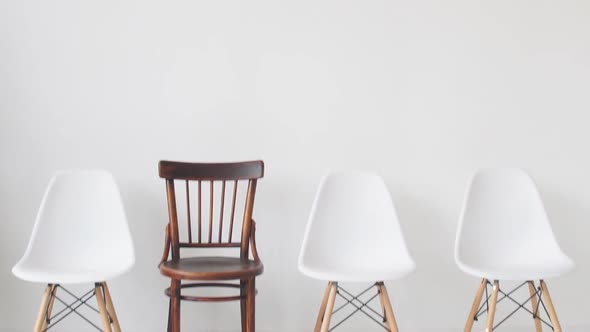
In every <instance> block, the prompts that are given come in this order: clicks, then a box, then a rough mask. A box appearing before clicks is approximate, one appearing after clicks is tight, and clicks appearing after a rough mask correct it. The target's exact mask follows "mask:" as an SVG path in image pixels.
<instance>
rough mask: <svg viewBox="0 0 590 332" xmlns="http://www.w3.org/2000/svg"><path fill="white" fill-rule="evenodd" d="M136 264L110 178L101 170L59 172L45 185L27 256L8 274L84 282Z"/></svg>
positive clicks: (48, 280) (102, 278)
mask: <svg viewBox="0 0 590 332" xmlns="http://www.w3.org/2000/svg"><path fill="white" fill-rule="evenodd" d="M134 262H135V255H134V250H133V243H132V240H131V234H130V233H129V228H128V226H127V219H126V217H125V211H124V209H123V203H122V201H121V196H120V194H119V190H118V188H117V185H116V183H115V180H114V178H113V176H112V175H111V174H110V173H108V172H107V171H103V170H75V171H62V172H58V173H57V174H56V175H54V176H53V178H52V179H51V181H50V183H49V186H48V188H47V191H46V192H45V196H44V197H43V201H42V203H41V207H40V209H39V212H38V214H37V219H36V221H35V226H34V228H33V232H32V235H31V238H30V240H29V244H28V246H27V249H26V251H25V254H24V255H23V257H22V258H21V259H20V261H19V262H18V263H17V264H16V265H15V266H14V268H13V269H12V272H13V274H14V275H15V276H16V277H18V278H20V279H23V280H27V281H32V282H40V283H51V284H68V283H86V282H97V281H105V280H108V279H112V278H114V277H116V276H118V275H120V274H122V273H124V272H126V271H127V270H129V269H130V268H131V267H132V266H133V264H134Z"/></svg>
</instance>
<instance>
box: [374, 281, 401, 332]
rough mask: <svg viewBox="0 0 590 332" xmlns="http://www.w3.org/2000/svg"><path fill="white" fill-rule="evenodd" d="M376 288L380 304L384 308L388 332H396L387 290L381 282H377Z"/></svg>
mask: <svg viewBox="0 0 590 332" xmlns="http://www.w3.org/2000/svg"><path fill="white" fill-rule="evenodd" d="M378 287H379V295H380V297H381V303H382V305H383V307H384V308H385V323H386V324H387V327H388V328H389V331H391V332H398V328H397V322H396V321H395V315H394V314H393V307H392V306H391V302H390V300H389V294H388V293H387V288H385V284H384V283H383V282H379V283H378Z"/></svg>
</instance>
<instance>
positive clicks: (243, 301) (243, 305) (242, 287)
mask: <svg viewBox="0 0 590 332" xmlns="http://www.w3.org/2000/svg"><path fill="white" fill-rule="evenodd" d="M247 285H248V283H247V282H246V280H240V296H241V297H242V298H241V299H240V315H241V321H242V332H246V330H247V327H246V321H247V319H246V295H247V292H246V286H247Z"/></svg>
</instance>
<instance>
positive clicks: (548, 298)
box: [541, 280, 561, 332]
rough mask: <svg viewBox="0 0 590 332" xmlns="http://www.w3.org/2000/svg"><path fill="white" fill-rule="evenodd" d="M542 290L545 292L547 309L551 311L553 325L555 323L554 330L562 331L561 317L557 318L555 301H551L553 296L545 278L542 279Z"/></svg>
mask: <svg viewBox="0 0 590 332" xmlns="http://www.w3.org/2000/svg"><path fill="white" fill-rule="evenodd" d="M541 292H542V294H543V299H544V300H545V303H546V304H547V311H549V318H551V325H553V331H554V332H561V325H560V324H559V319H558V318H557V313H556V312H555V307H554V306H553V301H551V296H550V295H549V289H547V284H546V283H545V281H544V280H541Z"/></svg>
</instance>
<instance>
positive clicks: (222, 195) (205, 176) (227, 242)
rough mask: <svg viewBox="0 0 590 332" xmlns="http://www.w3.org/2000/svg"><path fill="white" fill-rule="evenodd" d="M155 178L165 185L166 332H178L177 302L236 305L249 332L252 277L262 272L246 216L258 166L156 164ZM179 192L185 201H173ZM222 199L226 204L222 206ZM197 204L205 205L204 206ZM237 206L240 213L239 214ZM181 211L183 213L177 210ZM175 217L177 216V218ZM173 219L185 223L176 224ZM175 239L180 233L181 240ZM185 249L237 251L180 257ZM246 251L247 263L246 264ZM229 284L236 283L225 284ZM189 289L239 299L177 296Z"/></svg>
mask: <svg viewBox="0 0 590 332" xmlns="http://www.w3.org/2000/svg"><path fill="white" fill-rule="evenodd" d="M159 172H160V177H161V178H164V179H165V180H166V192H167V198H168V214H169V222H168V225H167V226H166V240H165V244H164V253H163V255H162V260H161V262H160V273H161V274H162V275H164V276H167V277H169V278H170V279H171V281H170V288H167V289H166V291H165V294H166V295H168V296H169V297H170V305H169V311H168V331H169V332H180V301H181V300H187V301H202V302H220V301H237V300H239V301H240V303H241V321H242V332H254V331H255V300H254V298H255V295H256V287H255V280H256V276H258V275H260V274H261V273H262V272H263V269H264V267H263V265H262V262H261V261H260V258H259V257H258V252H257V250H256V240H255V231H256V223H255V222H254V220H253V219H252V211H253V207H254V196H255V193H256V182H257V179H259V178H262V177H263V175H264V163H263V162H262V161H248V162H238V163H216V164H214V163H207V164H206V163H182V162H173V161H160V164H159ZM178 184H180V186H178ZM175 185H176V186H175ZM191 189H192V190H193V192H194V191H196V195H195V194H194V193H193V195H192V196H191V195H190V192H191ZM244 189H245V190H244ZM226 191H227V193H226ZM179 192H180V193H181V194H182V193H184V194H185V196H186V197H184V198H183V199H178V200H177V198H176V196H177V194H179ZM226 198H229V199H228V202H226ZM242 198H243V200H242ZM202 201H205V204H203V203H202ZM242 202H243V206H244V208H243V210H242V209H241V208H239V206H240V205H242ZM181 205H182V206H184V209H182V208H180V209H179V207H180V206H181ZM194 205H196V209H193V210H196V211H194V212H193V215H192V216H191V206H194ZM236 206H238V207H236ZM179 210H180V211H179ZM179 212H182V216H181V213H179ZM240 212H241V213H240ZM240 214H241V219H242V221H241V223H239V222H235V223H234V219H236V220H239V216H240ZM203 216H204V218H203ZM224 216H225V217H226V218H227V217H229V218H227V219H228V220H224ZM179 219H186V220H184V221H185V222H184V223H182V222H179ZM193 221H196V225H193ZM224 221H225V222H224ZM193 226H196V228H197V229H196V232H193V229H194V227H193ZM234 228H241V234H240V235H239V237H238V236H235V235H234V233H237V232H238V230H236V232H234ZM181 233H186V236H183V237H182V239H181V235H180V234H181ZM194 233H196V236H195V234H194ZM189 248H219V249H220V250H221V248H239V251H240V254H239V257H225V256H207V257H204V256H187V257H183V256H181V249H189ZM250 250H251V251H252V259H250V258H249V252H250ZM197 251H198V250H197ZM183 253H185V250H183ZM170 254H171V257H170V259H169V255H170ZM235 256H237V255H235ZM229 280H236V282H234V283H232V282H228V281H229ZM238 280H239V282H237V281H238ZM193 287H196V288H200V287H229V288H236V289H239V291H240V294H239V295H234V296H215V297H213V296H207V297H205V296H193V295H188V294H182V290H183V289H185V288H193Z"/></svg>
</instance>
